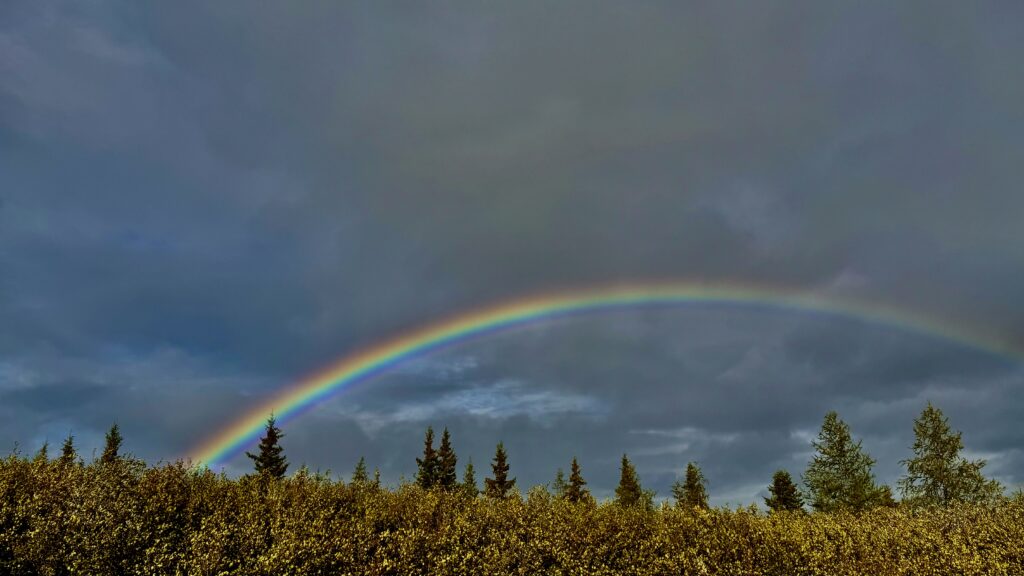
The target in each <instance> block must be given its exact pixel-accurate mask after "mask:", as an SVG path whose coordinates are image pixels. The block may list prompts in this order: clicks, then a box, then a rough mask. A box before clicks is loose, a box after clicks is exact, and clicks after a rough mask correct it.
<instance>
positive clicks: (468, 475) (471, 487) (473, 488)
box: [461, 458, 480, 498]
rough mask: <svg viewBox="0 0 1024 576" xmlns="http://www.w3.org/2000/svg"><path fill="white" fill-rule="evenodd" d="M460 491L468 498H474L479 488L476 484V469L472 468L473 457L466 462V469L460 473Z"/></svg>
mask: <svg viewBox="0 0 1024 576" xmlns="http://www.w3.org/2000/svg"><path fill="white" fill-rule="evenodd" d="M461 488H462V491H463V492H464V493H465V494H466V496H469V497H470V498H476V497H477V495H479V494H480V489H479V488H477V485H476V470H475V469H474V468H473V459H472V458H470V459H469V460H468V461H467V462H466V470H465V472H463V473H462V484H461Z"/></svg>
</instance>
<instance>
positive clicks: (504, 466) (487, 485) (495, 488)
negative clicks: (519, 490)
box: [484, 442, 516, 498]
mask: <svg viewBox="0 0 1024 576" xmlns="http://www.w3.org/2000/svg"><path fill="white" fill-rule="evenodd" d="M508 470H509V466H508V454H506V453H505V445H504V444H503V443H501V442H498V447H497V448H496V449H495V451H494V462H492V463H491V474H492V475H493V476H494V478H484V496H487V497H488V498H505V497H507V496H509V493H510V492H511V491H512V490H514V489H515V487H516V479H515V478H512V479H511V480H510V479H509V478H508Z"/></svg>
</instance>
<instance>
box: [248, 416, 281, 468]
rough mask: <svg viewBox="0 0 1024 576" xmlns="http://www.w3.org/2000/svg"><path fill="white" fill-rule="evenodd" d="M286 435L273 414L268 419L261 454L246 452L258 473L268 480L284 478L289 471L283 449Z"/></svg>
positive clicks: (261, 440) (262, 439)
mask: <svg viewBox="0 0 1024 576" xmlns="http://www.w3.org/2000/svg"><path fill="white" fill-rule="evenodd" d="M283 437H284V434H283V433H282V432H281V429H280V428H278V427H277V421H276V420H275V419H274V415H273V414H271V415H270V417H269V418H267V424H266V426H265V428H264V432H263V437H262V438H260V444H259V452H258V453H256V454H253V453H251V452H246V453H245V455H246V456H248V457H249V459H250V460H252V461H253V462H254V463H255V466H256V473H257V474H259V475H260V476H265V477H268V478H275V479H281V478H284V475H285V473H286V472H287V471H288V460H287V459H286V458H285V457H284V454H283V452H284V449H283V448H282V447H281V438H283Z"/></svg>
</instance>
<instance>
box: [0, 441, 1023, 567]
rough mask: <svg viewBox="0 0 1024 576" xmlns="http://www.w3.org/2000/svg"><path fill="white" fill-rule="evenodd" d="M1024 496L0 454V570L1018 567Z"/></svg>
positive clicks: (1020, 554)
mask: <svg viewBox="0 0 1024 576" xmlns="http://www.w3.org/2000/svg"><path fill="white" fill-rule="evenodd" d="M1022 567H1024V498H1021V497H1019V496H1018V497H1015V498H1012V499H1002V500H1000V501H998V502H997V503H995V504H991V505H978V504H959V505H955V506H952V507H947V508H942V507H930V508H910V507H896V508H875V509H872V510H869V511H866V512H863V513H860V514H854V513H852V512H848V511H840V512H835V513H812V514H805V513H802V512H775V513H772V514H767V515H766V514H763V513H759V512H757V511H753V510H749V509H740V510H726V509H703V508H699V507H698V508H685V507H674V506H668V505H663V506H661V507H656V508H653V509H648V508H645V507H636V506H633V507H623V506H618V505H615V504H614V503H611V502H604V503H594V502H593V501H591V500H583V501H581V502H579V503H572V502H569V501H566V500H565V499H560V498H557V497H555V496H553V495H551V494H549V493H548V492H547V491H546V490H544V489H542V488H535V489H533V490H531V491H530V492H529V493H528V494H527V495H526V496H525V497H523V496H517V495H515V493H513V496H512V497H509V498H504V499H489V498H484V497H477V498H471V497H467V496H466V493H465V491H463V490H452V491H442V490H436V489H435V490H424V489H423V488H421V487H419V486H416V485H402V486H400V487H398V488H397V489H395V490H387V489H382V488H379V487H377V486H375V485H373V484H372V483H365V482H364V483H354V484H345V483H343V482H341V481H335V480H331V479H330V478H327V477H325V476H323V475H317V474H310V473H309V472H308V471H306V470H305V469H302V470H300V471H299V472H297V473H295V474H293V475H292V476H291V477H289V478H285V479H282V480H274V479H269V478H261V477H244V478H241V479H238V480H233V479H229V478H227V477H225V476H224V475H217V474H214V473H212V472H210V471H207V470H195V469H189V468H187V467H186V466H184V465H182V464H180V463H174V464H164V465H160V466H155V467H147V466H145V465H144V464H143V463H142V462H139V461H137V460H132V459H125V458H119V459H118V460H116V461H114V462H108V463H94V464H89V465H82V464H78V463H72V464H68V463H61V462H58V461H47V460H45V459H38V458H37V459H32V460H29V459H25V458H22V457H19V456H10V457H8V458H6V459H4V460H2V461H0V573H2V574H11V575H22V574H42V575H62V574H89V575H106V574H111V575H112V574H154V575H159V574H169V575H171V574H173V575H177V574H190V575H192V574H195V575H220V574H245V575H264V574H265V575H270V574H308V575H316V574H325V575H326V574H332V575H333V574H370V575H385V574H393V575H410V574H423V575H426V574H430V575H441V576H443V575H455V574H483V575H498V574H555V575H584V574H586V575H591V574H598V575H600V574H634V575H644V574H722V575H725V574H728V575H735V574H746V575H760V574H793V575H801V574H804V575H810V574H829V575H847V574H850V575H852V574H907V575H909V574H915V575H919V574H965V575H970V574H986V575H990V574H1021V573H1024V568H1022Z"/></svg>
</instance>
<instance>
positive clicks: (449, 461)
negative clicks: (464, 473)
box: [436, 427, 458, 490]
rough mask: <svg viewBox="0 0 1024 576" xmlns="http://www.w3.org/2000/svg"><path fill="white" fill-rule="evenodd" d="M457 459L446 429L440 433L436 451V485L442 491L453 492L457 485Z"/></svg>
mask: <svg viewBox="0 0 1024 576" xmlns="http://www.w3.org/2000/svg"><path fill="white" fill-rule="evenodd" d="M457 463H458V458H457V457H456V456H455V450H454V449H453V448H452V442H451V436H450V435H449V434H448V428H447V427H446V428H445V429H444V431H443V432H442V433H441V447H440V448H439V449H438V451H437V478H436V484H437V486H440V487H441V488H443V489H444V490H454V489H455V487H456V485H457V484H458V476H457V473H456V469H455V467H456V464H457Z"/></svg>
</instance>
